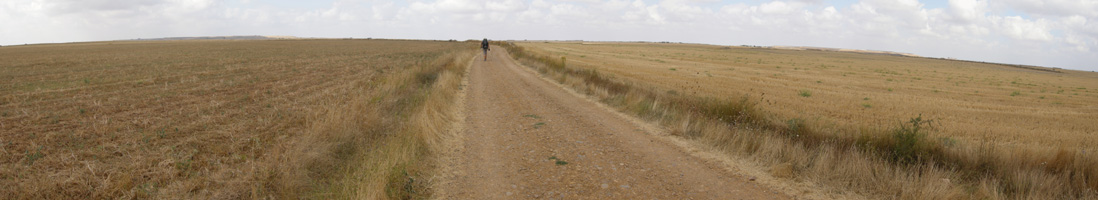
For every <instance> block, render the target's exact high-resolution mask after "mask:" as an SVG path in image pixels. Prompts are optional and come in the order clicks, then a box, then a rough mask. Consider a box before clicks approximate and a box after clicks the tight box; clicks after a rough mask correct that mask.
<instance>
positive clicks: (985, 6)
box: [0, 0, 1098, 71]
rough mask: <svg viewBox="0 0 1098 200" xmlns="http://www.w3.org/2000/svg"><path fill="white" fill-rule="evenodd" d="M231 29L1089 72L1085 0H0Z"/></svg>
mask: <svg viewBox="0 0 1098 200" xmlns="http://www.w3.org/2000/svg"><path fill="white" fill-rule="evenodd" d="M230 35H268V36H297V37H330V38H348V37H354V38H367V37H371V38H393V39H457V40H466V39H481V38H489V39H494V40H523V39H528V40H588V41H669V42H687V43H704V44H716V45H761V46H816V47H832V48H850V49H868V50H884V51H895V52H904V53H914V54H917V55H921V56H928V57H951V58H958V59H964V60H976V61H987V62H1000V63H1012V64H1027V65H1038V66H1047V67H1060V68H1067V69H1079V70H1086V71H1098V64H1095V63H1098V0H944V1H943V0H936V1H928V0H776V1H775V0H738V1H727V0H633V1H629V0H532V1H530V0H397V1H393V0H308V1H300V0H222V1H215V0H4V1H3V2H0V45H16V44H34V43H57V42H81V41H103V40H124V39H137V38H161V37H189V36H230Z"/></svg>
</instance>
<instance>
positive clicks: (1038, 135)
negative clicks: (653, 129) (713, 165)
mask: <svg viewBox="0 0 1098 200" xmlns="http://www.w3.org/2000/svg"><path fill="white" fill-rule="evenodd" d="M510 47H511V49H512V55H515V56H516V57H517V58H518V59H520V60H521V61H523V62H524V63H525V64H526V65H528V66H530V67H532V68H535V69H537V70H538V71H540V72H542V73H543V74H545V75H547V76H549V77H553V78H554V79H555V80H557V81H560V82H562V83H565V84H566V85H570V86H571V87H573V88H576V89H578V90H580V91H583V92H585V93H586V94H588V95H592V96H594V97H597V98H599V99H600V100H601V101H603V102H604V103H607V104H610V105H612V106H615V107H617V108H619V109H620V110H622V111H624V112H627V113H631V114H634V115H638V116H641V117H643V118H646V119H648V120H651V121H652V122H656V123H659V124H661V125H663V126H665V127H667V128H668V129H669V130H670V131H671V132H672V134H675V135H679V136H683V137H685V138H690V139H694V140H695V141H698V142H699V144H703V145H705V146H709V147H712V148H716V149H719V150H721V151H724V152H726V153H727V155H729V156H732V157H737V158H738V159H740V160H750V161H752V163H755V164H756V165H758V166H759V167H760V168H762V170H763V171H769V173H770V174H771V175H773V176H774V177H777V179H780V180H787V181H784V182H786V183H791V184H793V185H805V184H807V185H814V186H808V187H817V186H818V187H821V188H824V189H823V190H825V191H830V192H828V193H831V194H844V193H847V194H849V193H854V194H860V195H865V196H867V197H869V198H899V199H957V198H961V199H972V198H975V199H987V198H990V199H1030V198H1036V199H1045V198H1093V197H1094V196H1095V194H1096V193H1095V190H1096V189H1098V171H1096V170H1095V167H1098V157H1095V156H1094V154H1093V152H1094V150H1095V147H1094V146H1093V145H1092V144H1095V143H1096V142H1098V135H1095V134H1094V133H1096V132H1098V124H1095V123H1094V122H1095V121H1094V119H1098V89H1096V88H1098V73H1094V72H1083V71H1074V70H1063V69H1055V70H1053V69H1049V68H1027V67H1019V66H1008V65H999V64H988V63H977V62H968V61H956V60H945V59H931V58H917V57H906V56H894V55H881V54H866V53H853V52H833V51H811V50H807V51H806V50H784V49H771V48H750V47H727V46H713V45H693V44H655V43H613V42H611V43H582V42H516V43H514V44H513V45H510ZM1035 69H1036V70H1035Z"/></svg>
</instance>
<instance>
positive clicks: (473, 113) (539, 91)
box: [435, 50, 787, 199]
mask: <svg viewBox="0 0 1098 200" xmlns="http://www.w3.org/2000/svg"><path fill="white" fill-rule="evenodd" d="M470 70H471V73H470V74H469V77H468V87H467V88H468V90H466V92H467V96H466V99H465V100H464V102H465V103H464V111H463V112H464V114H465V119H464V122H463V123H464V124H463V125H462V126H460V127H464V128H463V130H462V131H461V132H460V133H458V134H457V137H456V139H454V140H455V141H456V142H454V143H455V144H456V145H454V146H455V147H456V148H454V149H453V150H452V152H448V154H450V156H449V157H446V158H443V160H444V161H442V163H441V164H442V165H443V166H442V172H440V177H441V180H440V182H439V183H438V185H437V191H436V192H437V193H435V195H436V197H437V198H445V199H527V198H552V199H577V198H592V199H635V198H659V199H738V198H747V199H785V198H787V197H785V196H783V195H780V194H776V193H775V192H773V191H771V190H769V189H766V188H762V187H761V186H759V185H757V184H754V183H753V182H750V181H748V180H747V179H745V178H743V177H739V176H736V175H733V174H729V173H727V172H726V171H724V170H723V169H722V168H721V166H720V165H719V164H715V163H711V162H707V161H705V160H702V159H699V158H696V157H693V156H691V155H690V154H688V153H687V152H683V151H682V150H680V149H678V148H676V147H675V146H674V145H673V144H670V143H669V142H667V141H666V140H664V139H661V138H660V137H659V136H655V135H653V133H654V132H653V131H649V129H646V128H644V127H643V124H637V123H635V122H634V121H633V120H629V119H626V118H623V117H622V116H621V115H618V114H615V113H614V112H613V111H610V110H608V109H606V108H604V107H600V106H599V105H598V104H596V103H594V102H592V101H588V100H585V99H583V98H581V97H578V96H576V95H573V94H570V93H569V92H568V91H566V90H565V89H563V88H561V87H559V86H557V85H554V84H553V83H550V82H548V81H546V80H545V79H541V78H539V77H538V76H537V75H535V73H534V72H533V71H529V70H528V69H525V68H522V67H520V66H519V65H518V64H516V62H515V61H513V60H511V58H509V57H508V56H507V54H506V53H505V52H504V51H502V50H497V51H493V52H490V55H489V58H488V61H482V60H480V59H478V60H477V61H475V63H474V64H473V66H472V67H471V69H470Z"/></svg>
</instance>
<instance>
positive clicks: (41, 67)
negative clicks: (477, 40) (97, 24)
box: [0, 40, 473, 199]
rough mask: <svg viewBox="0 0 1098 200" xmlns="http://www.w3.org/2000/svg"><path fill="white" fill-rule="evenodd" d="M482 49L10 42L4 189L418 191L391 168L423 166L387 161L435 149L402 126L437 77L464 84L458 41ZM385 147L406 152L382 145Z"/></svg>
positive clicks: (3, 107) (24, 192)
mask: <svg viewBox="0 0 1098 200" xmlns="http://www.w3.org/2000/svg"><path fill="white" fill-rule="evenodd" d="M472 48H473V45H471V44H465V43H461V42H432V41H386V40H262V41H172V42H95V43H72V44H49V45H30V46H15V47H3V48H0V60H3V62H0V132H2V134H0V151H2V152H3V153H2V154H0V161H2V162H0V196H4V197H6V198H15V199H41V198H77V197H79V198H166V197H173V198H181V197H182V198H247V197H252V198H272V197H279V198H301V197H308V196H312V197H325V196H327V197H332V196H344V197H349V196H359V197H367V198H368V197H371V196H373V197H378V196H384V195H389V196H398V197H399V196H406V195H408V194H399V193H392V192H390V193H389V194H386V193H385V192H384V188H385V187H399V188H420V187H422V186H415V187H413V186H405V181H403V180H401V179H399V178H397V179H393V177H396V176H399V177H406V176H413V177H414V175H415V171H413V170H414V169H404V168H401V170H403V171H395V172H393V171H392V170H391V169H390V168H393V167H406V166H403V165H407V164H408V163H409V162H415V161H416V160H420V159H422V158H421V157H417V156H418V155H424V154H425V153H422V152H419V151H425V149H426V147H425V146H423V145H415V144H406V143H417V144H418V143H423V142H424V141H423V140H429V138H430V137H426V138H427V139H424V138H425V137H423V136H421V135H415V134H406V133H407V131H409V130H418V129H415V127H417V126H425V125H424V124H416V123H404V122H406V121H409V119H412V118H417V117H424V116H423V115H438V114H437V113H430V114H424V113H423V112H421V111H420V110H423V109H421V108H422V107H424V106H431V105H430V104H432V103H434V104H439V103H438V102H443V101H441V100H436V99H437V98H435V97H427V96H426V94H428V93H435V92H439V91H437V90H431V89H430V88H431V87H432V86H434V85H446V87H442V88H444V89H445V90H454V89H453V88H452V87H456V84H457V82H456V80H457V79H458V78H454V77H459V76H460V75H456V74H457V73H460V72H461V71H463V70H460V68H463V66H464V62H465V61H466V60H467V59H465V58H462V59H459V57H471V55H468V54H470V53H471V51H460V50H461V49H472ZM458 63H461V64H458ZM435 96H438V95H435ZM444 96H446V95H442V96H440V97H444ZM433 98H434V99H433ZM436 106H437V105H436ZM417 123H420V122H417ZM438 123H445V122H438ZM418 132H430V131H422V130H419V131H418ZM436 132H437V131H436ZM407 135H411V136H407ZM409 138H411V139H409ZM390 140H394V141H403V142H405V143H401V142H391V141H390ZM390 144H391V145H401V146H402V147H401V148H410V149H401V150H391V151H390V150H384V149H386V147H385V146H386V145H390ZM379 152H380V153H379ZM382 153H385V154H382ZM371 154H374V155H373V156H364V155H371ZM390 154H391V155H392V156H390ZM376 157H385V158H382V161H385V162H381V161H378V160H377V159H378V158H376ZM371 159H373V160H371ZM356 162H359V163H356ZM363 162H371V163H382V164H370V165H367V164H363ZM348 166H355V167H348ZM359 166H361V167H359ZM359 168H376V169H365V170H362V169H359ZM391 173H404V174H401V175H390V174H391ZM409 174H411V175H409ZM390 176H393V177H390ZM341 179H356V180H359V181H341ZM367 179H379V181H361V180H367ZM366 183H369V184H371V185H369V186H366V185H361V184H366ZM389 183H392V184H389ZM387 184H388V185H389V186H386V185H387Z"/></svg>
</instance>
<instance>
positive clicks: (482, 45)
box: [480, 38, 492, 61]
mask: <svg viewBox="0 0 1098 200" xmlns="http://www.w3.org/2000/svg"><path fill="white" fill-rule="evenodd" d="M480 48H481V49H483V50H484V61H488V51H491V50H492V48H491V47H488V38H484V40H482V41H480Z"/></svg>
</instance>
